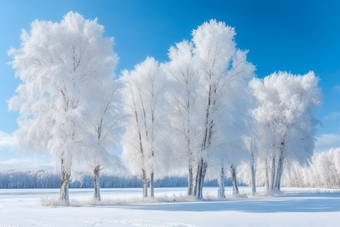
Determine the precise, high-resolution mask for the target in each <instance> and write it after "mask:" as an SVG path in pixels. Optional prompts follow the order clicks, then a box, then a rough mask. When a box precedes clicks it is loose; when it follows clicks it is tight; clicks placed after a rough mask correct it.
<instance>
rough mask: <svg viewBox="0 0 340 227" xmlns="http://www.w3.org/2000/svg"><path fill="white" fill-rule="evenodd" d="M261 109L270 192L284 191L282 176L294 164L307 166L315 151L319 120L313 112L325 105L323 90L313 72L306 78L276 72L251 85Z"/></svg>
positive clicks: (262, 143)
mask: <svg viewBox="0 0 340 227" xmlns="http://www.w3.org/2000/svg"><path fill="white" fill-rule="evenodd" d="M251 87H252V88H253V90H254V93H255V96H256V97H257V99H258V101H259V106H258V108H256V109H255V110H254V116H255V118H256V120H257V121H258V124H259V136H260V144H259V145H260V151H261V152H264V153H265V154H262V155H261V157H263V160H264V161H265V162H266V169H267V171H268V168H269V169H270V172H269V171H268V172H269V173H268V172H267V174H266V176H269V178H270V179H266V181H267V182H268V183H269V182H270V185H269V187H268V188H269V190H274V191H276V190H278V191H279V190H280V183H281V176H282V172H283V169H284V166H285V165H286V166H287V167H289V165H291V163H292V161H297V162H299V163H300V164H302V165H303V164H306V163H307V162H308V160H310V158H311V156H312V154H313V149H314V140H315V138H314V136H315V133H316V128H315V127H316V125H317V123H318V121H317V120H316V119H315V117H314V114H313V111H314V109H315V108H316V107H318V106H320V105H321V97H322V94H321V90H320V88H318V78H317V77H315V75H314V73H313V72H309V73H307V74H305V75H303V76H301V75H298V76H295V75H292V74H290V73H287V72H279V73H273V74H271V75H270V76H267V77H265V78H264V79H263V80H260V79H254V80H253V81H252V82H251Z"/></svg>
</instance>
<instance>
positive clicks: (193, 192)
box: [192, 164, 200, 198]
mask: <svg viewBox="0 0 340 227" xmlns="http://www.w3.org/2000/svg"><path fill="white" fill-rule="evenodd" d="M199 171H200V165H199V164H198V165H197V168H196V171H195V174H194V176H195V178H194V182H193V191H192V195H193V196H196V198H197V187H198V172H199Z"/></svg>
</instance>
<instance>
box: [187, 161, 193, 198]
mask: <svg viewBox="0 0 340 227" xmlns="http://www.w3.org/2000/svg"><path fill="white" fill-rule="evenodd" d="M188 169H189V173H188V192H187V195H188V196H191V195H192V191H193V190H192V189H193V188H192V187H193V179H192V166H191V165H189V168H188Z"/></svg>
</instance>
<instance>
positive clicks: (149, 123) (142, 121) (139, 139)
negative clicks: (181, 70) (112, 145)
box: [122, 57, 166, 197]
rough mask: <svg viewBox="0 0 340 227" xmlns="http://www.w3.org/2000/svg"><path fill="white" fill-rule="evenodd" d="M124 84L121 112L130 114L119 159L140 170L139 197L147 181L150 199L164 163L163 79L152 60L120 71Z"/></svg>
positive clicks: (145, 189) (155, 62)
mask: <svg viewBox="0 0 340 227" xmlns="http://www.w3.org/2000/svg"><path fill="white" fill-rule="evenodd" d="M122 75H123V81H124V82H125V91H124V95H125V110H126V112H127V113H128V114H129V115H130V119H129V120H128V127H127V130H126V133H125V136H124V138H123V154H122V157H123V159H124V160H125V161H126V162H127V163H128V164H129V166H130V168H131V169H132V171H133V172H138V171H140V170H141V171H142V174H143V196H144V197H147V179H149V180H150V194H149V196H150V197H154V179H155V171H156V170H157V169H159V168H160V166H159V165H162V164H164V163H165V162H163V161H162V157H163V154H165V151H164V150H163V149H162V142H163V137H162V135H164V126H165V124H166V118H164V117H162V116H164V114H163V113H162V112H163V111H164V106H165V105H166V104H165V103H166V101H165V96H164V94H165V84H166V77H165V74H164V72H163V71H162V70H161V68H160V67H159V64H158V62H157V61H155V59H154V58H152V57H147V58H146V60H145V61H144V62H142V63H140V64H138V65H136V66H135V69H134V70H133V71H130V72H128V71H123V73H122Z"/></svg>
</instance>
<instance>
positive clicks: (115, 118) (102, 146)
mask: <svg viewBox="0 0 340 227" xmlns="http://www.w3.org/2000/svg"><path fill="white" fill-rule="evenodd" d="M121 87H122V84H121V82H120V81H119V80H116V81H113V80H111V79H110V80H107V81H103V83H102V86H101V90H98V91H97V94H96V97H97V99H96V100H95V103H93V111H95V112H96V114H95V115H94V117H93V118H92V119H93V122H92V126H91V127H90V130H91V132H92V134H93V136H94V137H95V139H96V144H95V146H94V147H93V148H91V151H90V152H91V153H92V157H91V159H89V166H90V168H91V170H92V172H93V180H94V198H95V199H97V200H100V184H99V173H100V170H101V169H102V168H106V169H110V170H112V171H114V172H116V173H117V171H124V167H123V165H122V164H121V161H120V158H119V157H118V156H116V155H115V154H114V151H115V149H114V148H115V146H116V145H117V144H118V143H119V142H120V140H121V136H122V134H123V133H124V126H125V125H124V122H125V120H124V118H125V115H124V112H123V111H122V108H123V106H122V102H121V101H122V98H121V92H120V89H121Z"/></svg>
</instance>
